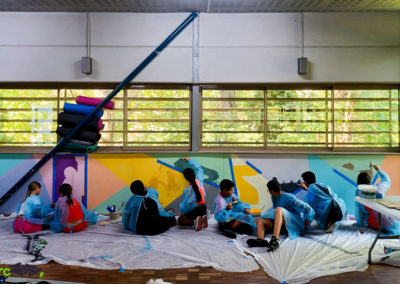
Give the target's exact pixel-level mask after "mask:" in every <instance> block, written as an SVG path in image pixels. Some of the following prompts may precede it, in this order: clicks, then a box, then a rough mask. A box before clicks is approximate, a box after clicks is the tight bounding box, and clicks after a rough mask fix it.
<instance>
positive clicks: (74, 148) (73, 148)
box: [62, 141, 99, 153]
mask: <svg viewBox="0 0 400 284" xmlns="http://www.w3.org/2000/svg"><path fill="white" fill-rule="evenodd" d="M97 148H99V146H98V145H97V144H94V145H92V146H88V145H82V144H78V143H74V142H71V141H69V142H68V143H67V144H65V146H64V148H63V149H62V151H63V152H81V153H92V152H94V151H96V150H97Z"/></svg>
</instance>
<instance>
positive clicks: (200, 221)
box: [193, 216, 203, 231]
mask: <svg viewBox="0 0 400 284" xmlns="http://www.w3.org/2000/svg"><path fill="white" fill-rule="evenodd" d="M193 227H194V229H195V230H196V231H200V230H201V228H202V227H203V217H202V216H197V218H196V220H194V226H193Z"/></svg>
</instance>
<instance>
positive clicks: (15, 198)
mask: <svg viewBox="0 0 400 284" xmlns="http://www.w3.org/2000/svg"><path fill="white" fill-rule="evenodd" d="M35 164H36V160H35V159H34V158H33V156H32V157H31V158H25V159H24V160H23V161H21V163H19V164H18V165H16V166H15V167H13V168H12V169H10V170H8V171H7V172H6V173H4V174H3V175H2V176H1V177H0V184H1V187H0V188H1V189H0V192H2V193H3V194H4V193H5V191H7V190H8V189H10V188H11V187H12V186H13V185H14V184H15V182H16V181H18V180H19V179H21V177H22V175H24V174H25V173H26V172H27V171H29V170H30V169H31V168H32V167H33V166H34V165H35ZM32 181H38V182H39V183H40V184H41V185H42V191H41V192H40V197H41V198H42V201H43V203H44V204H49V203H50V196H49V194H48V191H47V190H46V185H45V183H44V182H43V179H42V176H41V174H40V171H37V172H36V173H35V174H34V175H33V176H32V177H31V178H30V179H29V180H28V181H27V182H25V183H24V184H23V185H22V186H21V187H20V189H19V190H17V192H15V193H14V194H13V195H12V196H11V197H10V198H9V199H8V200H7V201H6V202H5V203H4V204H3V205H2V206H1V207H0V213H12V212H15V211H16V210H17V207H18V204H19V203H20V202H21V201H23V200H24V198H25V195H26V191H27V189H28V185H29V183H31V182H32ZM0 194H1V193H0Z"/></svg>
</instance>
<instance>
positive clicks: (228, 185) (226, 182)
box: [219, 179, 235, 191]
mask: <svg viewBox="0 0 400 284" xmlns="http://www.w3.org/2000/svg"><path fill="white" fill-rule="evenodd" d="M234 186H235V184H234V183H233V182H232V181H231V180H229V179H223V180H222V181H221V182H220V184H219V188H220V189H221V191H223V190H229V189H231V188H232V187H234Z"/></svg>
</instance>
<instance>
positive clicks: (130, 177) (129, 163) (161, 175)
mask: <svg viewBox="0 0 400 284" xmlns="http://www.w3.org/2000/svg"><path fill="white" fill-rule="evenodd" d="M91 158H95V159H97V160H98V161H99V162H100V163H102V164H103V165H104V166H106V167H107V168H108V169H109V170H110V171H111V172H112V173H113V174H115V175H116V176H118V177H119V178H120V179H121V180H123V181H124V182H125V183H126V184H127V185H130V184H131V183H132V181H134V180H137V179H140V180H141V181H143V183H144V184H147V185H149V186H151V187H153V188H155V189H157V191H158V192H159V201H160V203H161V204H162V205H163V206H166V205H168V204H170V203H171V202H172V201H174V200H175V199H176V198H178V197H179V196H180V195H181V194H182V192H183V189H184V188H185V186H186V185H188V182H187V181H185V179H184V177H183V175H182V173H180V172H177V171H175V170H173V169H171V168H169V167H166V166H163V165H161V164H159V163H157V159H156V158H153V157H151V156H149V155H147V154H112V155H110V154H93V155H91Z"/></svg>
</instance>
